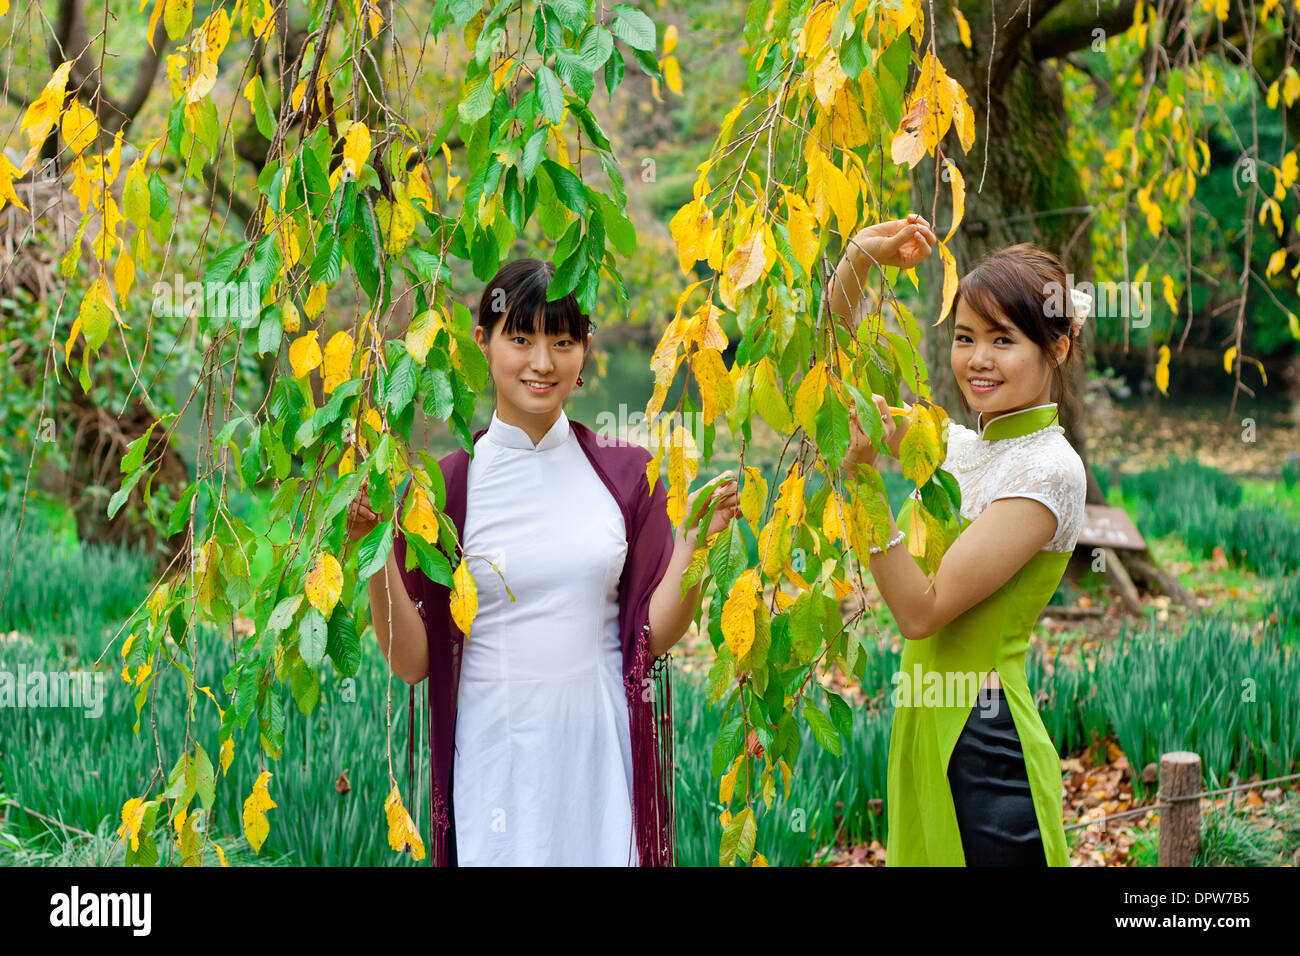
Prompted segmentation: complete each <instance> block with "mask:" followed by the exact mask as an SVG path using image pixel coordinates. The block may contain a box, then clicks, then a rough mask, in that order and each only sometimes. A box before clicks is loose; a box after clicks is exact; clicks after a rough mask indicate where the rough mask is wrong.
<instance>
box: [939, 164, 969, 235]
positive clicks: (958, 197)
mask: <svg viewBox="0 0 1300 956" xmlns="http://www.w3.org/2000/svg"><path fill="white" fill-rule="evenodd" d="M944 166H945V169H946V170H947V173H948V178H949V180H950V181H951V182H952V226H951V227H950V228H949V229H948V235H946V236H944V237H943V241H944V242H947V241H948V240H949V239H951V238H952V234H953V233H954V232H956V231H957V227H958V226H959V225H960V224H961V221H962V219H963V218H965V216H966V179H965V177H963V176H962V174H961V170H960V169H958V168H957V164H956V163H954V162H953V161H952V160H951V159H947V160H945V161H944Z"/></svg>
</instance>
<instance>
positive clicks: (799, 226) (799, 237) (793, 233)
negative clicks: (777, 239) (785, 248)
mask: <svg viewBox="0 0 1300 956" xmlns="http://www.w3.org/2000/svg"><path fill="white" fill-rule="evenodd" d="M785 205H786V208H787V209H788V210H789V211H790V218H789V219H788V220H787V222H786V229H787V230H788V231H789V233H790V246H791V248H792V249H794V257H795V258H796V259H798V260H799V265H801V266H803V271H804V272H806V273H808V274H809V275H811V274H812V265H813V261H814V260H815V259H816V258H817V249H818V247H819V245H820V243H819V242H818V239H817V220H816V218H815V217H814V216H813V214H812V210H811V209H809V208H808V203H807V202H805V201H804V198H803V197H802V196H800V195H799V194H798V193H797V192H793V191H792V190H789V189H787V190H786V191H785Z"/></svg>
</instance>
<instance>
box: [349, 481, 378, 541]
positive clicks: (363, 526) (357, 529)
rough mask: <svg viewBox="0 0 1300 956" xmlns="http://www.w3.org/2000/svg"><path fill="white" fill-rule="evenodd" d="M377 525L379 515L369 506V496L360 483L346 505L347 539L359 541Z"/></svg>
mask: <svg viewBox="0 0 1300 956" xmlns="http://www.w3.org/2000/svg"><path fill="white" fill-rule="evenodd" d="M378 526H379V515H377V514H375V512H374V511H373V510H372V509H371V507H370V496H369V495H367V494H366V486H365V485H362V486H361V490H360V491H358V492H357V496H356V497H355V498H353V499H352V503H351V504H350V505H348V540H349V541H360V540H361V539H362V538H364V537H365V536H366V535H368V534H369V533H370V532H371V531H374V530H375V528H376V527H378Z"/></svg>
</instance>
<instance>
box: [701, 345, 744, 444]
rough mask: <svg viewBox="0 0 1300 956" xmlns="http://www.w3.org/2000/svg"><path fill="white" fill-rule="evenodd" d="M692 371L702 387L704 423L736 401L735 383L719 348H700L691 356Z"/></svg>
mask: <svg viewBox="0 0 1300 956" xmlns="http://www.w3.org/2000/svg"><path fill="white" fill-rule="evenodd" d="M691 371H692V372H693V373H694V374H695V382H696V384H697V385H698V386H699V389H700V402H701V404H702V406H703V407H702V408H701V414H702V415H703V417H704V424H706V425H707V424H709V423H711V422H712V421H713V420H714V419H715V418H717V417H718V412H719V411H724V412H725V411H727V410H729V409H730V408H731V407H732V406H733V405H735V403H736V396H735V391H734V388H735V386H734V383H733V382H732V381H731V374H730V372H728V371H727V363H726V362H724V361H723V360H722V353H721V352H719V351H718V350H717V349H700V350H699V351H697V352H695V353H694V354H693V355H692V356H691Z"/></svg>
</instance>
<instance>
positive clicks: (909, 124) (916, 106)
mask: <svg viewBox="0 0 1300 956" xmlns="http://www.w3.org/2000/svg"><path fill="white" fill-rule="evenodd" d="M934 127H935V123H934V118H933V117H932V116H931V115H930V113H929V111H928V109H927V107H926V97H925V94H924V93H921V94H920V95H919V96H915V97H914V98H913V101H912V107H911V109H909V110H908V112H907V115H906V116H904V117H903V119H902V120H901V121H900V122H899V124H898V131H897V132H895V133H894V139H893V141H892V142H891V143H890V147H889V156H890V159H892V160H893V161H894V162H895V163H897V164H898V165H900V166H901V165H902V164H903V163H907V166H908V168H909V169H911V168H912V167H914V166H916V164H917V163H919V162H920V161H921V157H922V156H924V155H925V154H926V152H928V150H927V149H926V140H927V138H928V137H929V136H933V135H934ZM936 138H937V137H936Z"/></svg>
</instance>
